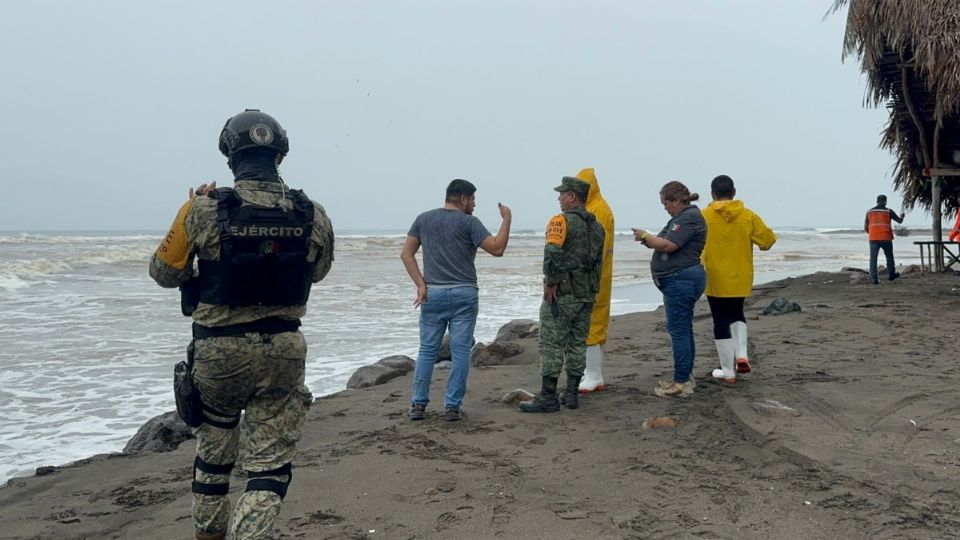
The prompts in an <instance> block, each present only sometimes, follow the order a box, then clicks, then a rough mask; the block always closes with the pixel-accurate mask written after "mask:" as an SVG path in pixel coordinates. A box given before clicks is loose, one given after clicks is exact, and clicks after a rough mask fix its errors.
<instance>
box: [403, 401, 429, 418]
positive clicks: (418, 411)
mask: <svg viewBox="0 0 960 540" xmlns="http://www.w3.org/2000/svg"><path fill="white" fill-rule="evenodd" d="M426 409H427V406H426V405H421V404H419V403H414V404H413V405H411V406H410V412H408V413H407V418H409V419H411V420H423V419H424V418H426V417H427V414H426Z"/></svg>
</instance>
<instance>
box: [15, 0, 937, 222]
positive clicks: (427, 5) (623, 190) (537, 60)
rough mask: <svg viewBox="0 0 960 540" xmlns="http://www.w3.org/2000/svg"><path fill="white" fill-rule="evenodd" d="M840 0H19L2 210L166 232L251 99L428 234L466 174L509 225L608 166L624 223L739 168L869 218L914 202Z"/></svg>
mask: <svg viewBox="0 0 960 540" xmlns="http://www.w3.org/2000/svg"><path fill="white" fill-rule="evenodd" d="M832 3H833V0H778V1H775V2H774V1H770V0H722V1H721V0H657V1H653V0H642V1H641V0H621V1H602V0H591V1H589V2H587V1H578V2H571V1H559V0H541V1H526V0H505V1H497V0H476V1H458V0H437V1H354V0H342V1H323V2H305V1H301V2H293V1H271V2H262V1H256V2H253V1H239V2H238V1H230V2H227V1H217V2H215V1H204V2H195V1H184V2H170V1H163V2H149V3H148V2H129V1H108V0H97V1H95V2H93V1H91V2H78V1H66V0H63V1H50V0H33V1H29V2H28V1H20V2H5V3H4V5H3V16H2V18H0V73H2V77H3V82H2V84H0V98H2V99H0V112H2V115H0V118H2V120H3V123H4V126H3V131H4V132H5V133H6V136H4V137H3V139H4V143H3V144H2V145H0V183H2V186H3V193H4V197H3V198H2V199H0V230H51V229H57V230H62V229H66V230H103V229H109V230H113V229H118V230H119V229H124V230H129V229H149V230H157V231H161V230H164V229H166V228H167V227H168V225H169V224H170V222H171V220H172V218H173V216H174V215H175V213H176V211H177V209H178V208H179V206H180V204H182V202H183V201H184V200H185V199H186V193H187V188H188V187H189V186H191V185H198V184H200V183H203V182H207V181H210V180H217V181H218V183H219V184H220V185H230V184H231V183H232V176H231V175H230V172H229V170H228V169H227V167H226V160H225V158H223V157H222V156H221V155H220V153H219V151H218V150H217V139H218V136H219V133H220V128H221V127H222V126H223V123H224V121H225V120H226V119H227V118H228V117H229V116H231V115H233V114H235V113H237V112H240V111H242V110H243V109H244V108H247V107H250V108H260V109H262V110H264V111H265V112H268V113H269V114H272V115H273V116H274V117H276V118H277V119H278V120H279V121H280V122H281V124H282V125H283V126H284V127H285V128H286V129H287V131H288V134H289V136H290V148H291V150H290V154H289V156H288V157H287V160H286V161H285V162H284V164H283V166H282V170H281V173H282V175H283V177H284V179H285V180H286V181H287V183H288V184H290V185H291V186H293V187H298V188H302V189H304V190H305V191H306V192H307V194H308V195H310V196H311V197H312V198H314V199H316V200H318V201H320V202H321V203H322V204H323V205H324V206H325V207H326V209H327V211H328V212H329V214H330V216H331V218H332V219H333V222H334V226H335V228H336V229H338V230H348V229H403V230H405V229H406V228H407V227H408V226H409V224H410V223H411V222H412V220H413V218H414V217H415V215H416V214H417V213H419V212H421V211H423V210H427V209H429V208H433V207H437V206H440V205H441V204H442V202H443V195H444V189H445V188H446V185H447V183H448V182H449V181H450V180H451V179H453V178H466V179H468V180H471V181H473V182H474V183H475V184H476V185H477V186H478V188H479V189H478V192H477V210H476V214H477V215H478V216H479V217H480V218H481V219H482V220H483V221H484V222H485V223H486V225H487V226H488V227H489V228H491V229H495V227H497V226H498V225H499V214H498V213H497V208H496V203H497V202H498V201H502V202H504V203H505V204H507V205H509V206H510V207H511V208H512V209H513V212H514V229H515V230H516V229H538V230H539V229H542V228H543V227H544V225H545V224H546V222H547V220H548V219H549V218H550V216H551V215H553V214H555V213H556V212H557V210H558V207H557V201H556V193H555V192H554V191H552V189H551V188H552V187H553V186H555V185H557V184H558V181H559V179H560V178H561V177H562V176H563V175H573V174H575V173H576V172H577V171H578V170H579V169H580V168H582V167H587V166H593V167H595V168H596V170H597V177H598V179H599V183H600V186H601V191H602V193H603V194H604V197H605V198H606V199H607V201H608V202H609V203H610V205H611V206H612V208H613V211H614V213H615V215H616V220H617V228H618V229H621V230H624V229H627V228H629V227H631V226H643V227H655V226H661V225H662V224H663V223H665V222H666V220H667V218H668V216H667V215H666V214H665V213H664V211H663V208H662V207H661V206H660V204H659V197H658V192H659V189H660V187H661V186H662V185H663V184H664V183H665V182H667V181H669V180H675V179H676V180H681V181H683V182H684V183H686V184H687V185H688V186H689V187H690V188H691V190H693V191H697V192H700V193H701V195H702V196H703V197H704V199H706V200H704V201H703V202H702V204H704V205H705V204H706V203H707V202H708V200H709V183H710V180H711V179H712V178H713V177H714V176H716V175H717V174H727V175H730V176H731V177H733V179H734V181H735V182H736V185H737V188H738V196H739V197H740V198H742V199H743V200H744V201H745V203H746V204H747V205H748V206H750V207H751V208H753V209H754V210H756V211H757V212H758V213H759V214H760V215H761V216H762V217H763V218H764V219H765V220H766V221H767V222H768V223H769V224H771V225H774V226H789V225H796V226H815V227H832V226H851V225H852V226H857V225H860V224H862V220H863V214H864V212H865V211H866V210H867V209H868V208H869V207H870V206H872V205H873V203H874V200H875V197H876V195H877V194H879V193H887V194H888V195H889V196H890V205H889V206H891V207H892V208H894V209H897V210H899V208H900V201H901V198H900V196H899V194H897V193H895V192H893V190H892V187H891V172H892V171H891V165H892V164H893V157H892V156H891V155H890V154H889V153H888V152H886V151H883V150H880V149H878V148H877V144H878V142H879V139H880V132H881V130H882V128H883V126H884V124H885V121H886V112H885V111H884V110H882V109H881V110H878V109H865V108H864V107H863V97H864V91H865V78H864V77H863V76H862V75H861V73H860V69H859V64H858V62H857V61H856V59H848V60H847V62H846V63H841V58H840V57H841V43H842V38H843V29H844V23H845V12H842V13H838V14H835V15H832V16H829V17H827V18H826V19H825V20H824V19H823V16H824V14H825V13H826V12H827V10H828V9H829V8H830V6H831V5H832ZM907 223H908V224H910V225H919V226H924V225H928V224H929V217H928V215H927V214H926V213H925V212H920V211H915V212H913V213H912V214H911V215H910V216H908V218H907Z"/></svg>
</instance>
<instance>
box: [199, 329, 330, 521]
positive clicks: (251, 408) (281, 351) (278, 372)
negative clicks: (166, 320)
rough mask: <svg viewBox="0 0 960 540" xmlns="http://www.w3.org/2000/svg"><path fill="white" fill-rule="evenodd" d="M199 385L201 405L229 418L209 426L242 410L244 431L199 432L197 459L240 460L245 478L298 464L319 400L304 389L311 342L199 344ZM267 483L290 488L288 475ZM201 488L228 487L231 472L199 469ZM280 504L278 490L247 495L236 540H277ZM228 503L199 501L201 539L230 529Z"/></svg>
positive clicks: (206, 428) (292, 337)
mask: <svg viewBox="0 0 960 540" xmlns="http://www.w3.org/2000/svg"><path fill="white" fill-rule="evenodd" d="M194 347H195V350H194V359H193V361H194V364H193V378H194V383H195V384H196V386H197V388H198V389H199V390H200V397H201V399H202V400H203V403H204V404H205V405H206V406H208V407H211V408H213V409H215V410H216V411H218V412H219V413H223V415H222V416H221V415H219V414H212V413H210V412H209V411H204V414H205V415H207V416H208V417H209V418H210V419H212V420H214V421H217V422H229V421H230V420H235V419H236V418H238V417H239V416H240V413H241V411H244V414H243V417H242V419H241V420H240V423H239V425H237V426H236V427H233V428H224V427H216V426H213V425H210V424H208V423H204V424H202V425H201V426H200V427H198V428H195V429H194V434H195V435H196V437H197V455H198V457H199V458H200V459H201V460H203V461H204V462H206V463H208V464H213V465H232V464H233V463H235V462H236V461H237V458H238V455H239V454H240V453H241V447H242V450H243V452H242V454H243V458H242V461H241V463H240V466H241V468H242V469H243V470H244V471H246V472H247V473H256V472H263V471H273V470H274V469H278V468H280V467H282V466H284V465H286V464H288V463H291V462H292V461H293V458H294V456H295V455H296V451H297V449H296V444H297V441H299V440H300V430H301V428H302V427H303V421H304V419H305V417H306V411H307V409H308V408H309V406H310V402H311V401H313V396H312V395H311V394H310V391H309V390H308V389H307V387H306V386H305V385H304V363H305V359H306V354H307V345H306V341H305V340H304V338H303V334H301V333H300V332H285V333H282V334H272V335H271V334H258V333H247V334H244V335H243V336H236V337H232V336H231V337H215V338H208V339H201V340H196V341H195V342H194ZM267 478H268V479H273V480H277V481H279V482H284V483H288V482H289V480H290V479H291V478H290V476H287V475H285V474H284V475H282V476H270V477H267ZM194 480H195V481H196V482H199V483H203V484H229V483H230V473H229V472H227V473H225V474H211V473H208V472H204V471H202V470H200V469H199V468H195V469H194ZM281 501H282V499H281V497H280V496H279V495H278V494H277V493H275V492H273V491H263V490H256V491H245V492H244V493H243V494H242V495H241V496H240V499H239V500H238V501H237V506H236V509H235V511H234V516H233V538H234V539H238V540H241V539H247V538H273V534H274V532H273V522H274V520H275V519H276V517H277V515H278V514H279V513H280V504H281ZM229 520H230V500H229V498H228V497H227V496H226V495H206V494H199V493H194V494H193V524H194V527H195V529H196V531H197V532H201V533H208V534H216V533H221V532H225V531H226V530H227V526H228V522H229Z"/></svg>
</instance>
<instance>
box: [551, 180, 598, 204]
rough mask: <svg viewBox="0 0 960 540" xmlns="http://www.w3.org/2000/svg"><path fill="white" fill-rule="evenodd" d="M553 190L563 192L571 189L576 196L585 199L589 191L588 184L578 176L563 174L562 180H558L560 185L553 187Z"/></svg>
mask: <svg viewBox="0 0 960 540" xmlns="http://www.w3.org/2000/svg"><path fill="white" fill-rule="evenodd" d="M553 190H554V191H559V192H560V193H563V192H564V191H572V192H574V193H575V194H576V195H577V197H580V198H581V199H583V200H586V199H587V193H589V192H590V184H588V183H586V182H584V181H583V180H581V179H579V178H574V177H573V176H564V177H563V180H561V181H560V185H559V186H557V187H555V188H553Z"/></svg>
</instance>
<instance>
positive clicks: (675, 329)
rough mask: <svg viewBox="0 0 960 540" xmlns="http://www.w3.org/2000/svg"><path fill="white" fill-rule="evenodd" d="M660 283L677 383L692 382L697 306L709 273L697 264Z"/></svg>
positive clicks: (695, 347) (663, 279) (695, 353)
mask: <svg viewBox="0 0 960 540" xmlns="http://www.w3.org/2000/svg"><path fill="white" fill-rule="evenodd" d="M657 281H658V282H659V283H658V284H657V288H658V289H660V292H662V293H663V309H664V312H666V315H667V332H669V333H670V341H671V342H672V343H673V380H674V382H678V383H685V382H687V381H689V380H690V374H691V373H692V372H693V359H694V357H695V356H696V355H697V346H696V343H695V342H694V339H693V306H694V305H695V304H696V303H697V300H698V299H699V298H700V295H702V294H703V289H704V288H705V287H706V285H707V273H706V272H705V271H704V270H703V267H702V266H700V265H699V264H697V265H695V266H690V267H688V268H684V269H683V270H681V271H679V272H677V273H676V274H673V275H671V276H669V277H665V278H660V279H659V280H657Z"/></svg>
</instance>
